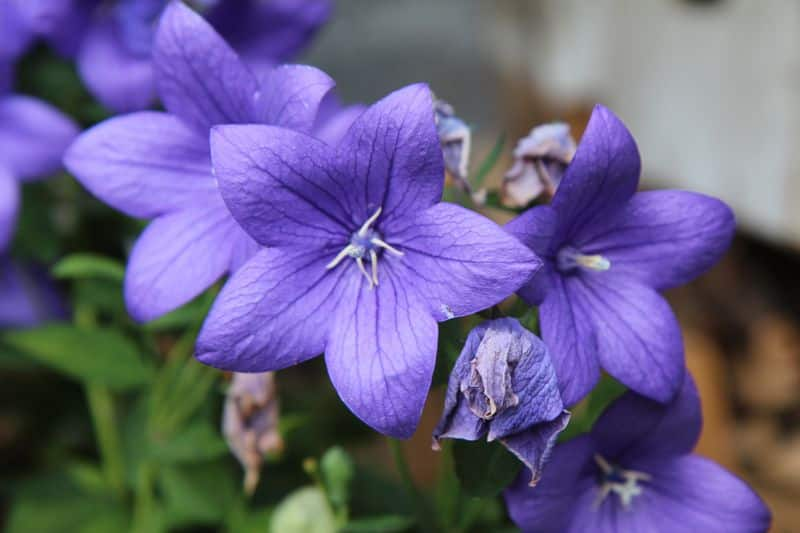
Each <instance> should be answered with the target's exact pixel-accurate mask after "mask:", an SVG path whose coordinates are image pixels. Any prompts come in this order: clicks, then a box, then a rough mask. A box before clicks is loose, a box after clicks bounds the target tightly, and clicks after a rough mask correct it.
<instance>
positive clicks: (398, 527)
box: [340, 515, 416, 533]
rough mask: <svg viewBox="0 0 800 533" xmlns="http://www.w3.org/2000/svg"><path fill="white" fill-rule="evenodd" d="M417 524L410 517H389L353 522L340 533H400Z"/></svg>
mask: <svg viewBox="0 0 800 533" xmlns="http://www.w3.org/2000/svg"><path fill="white" fill-rule="evenodd" d="M415 523H416V522H415V521H414V519H413V518H412V517H410V516H400V515H388V516H378V517H374V518H362V519H360V520H352V521H350V522H349V523H348V524H347V525H346V526H344V527H343V528H342V529H341V530H340V533H400V532H402V531H408V530H409V529H411V527H413V526H414V524H415Z"/></svg>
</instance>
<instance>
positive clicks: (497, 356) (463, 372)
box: [433, 318, 570, 485]
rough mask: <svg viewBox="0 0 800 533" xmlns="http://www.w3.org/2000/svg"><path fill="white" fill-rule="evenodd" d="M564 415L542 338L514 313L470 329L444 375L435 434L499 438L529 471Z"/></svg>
mask: <svg viewBox="0 0 800 533" xmlns="http://www.w3.org/2000/svg"><path fill="white" fill-rule="evenodd" d="M569 419H570V414H569V412H567V411H565V410H564V404H563V403H562V401H561V394H560V393H559V391H558V380H557V379H556V373H555V370H553V365H552V364H551V363H550V357H549V355H548V354H547V347H546V346H545V345H544V343H543V342H542V341H541V339H539V337H537V336H536V335H534V334H533V333H531V332H530V331H528V330H527V329H525V328H524V327H522V325H521V324H520V323H519V321H517V320H516V319H514V318H500V319H497V320H490V321H488V322H484V323H483V324H481V325H479V326H477V327H476V328H475V329H473V330H472V331H470V333H469V335H468V336H467V341H466V342H465V343H464V349H463V350H462V351H461V355H459V357H458V360H456V364H455V366H454V367H453V371H452V373H451V374H450V379H449V381H448V383H447V396H445V400H444V412H443V413H442V418H441V419H440V420H439V424H438V425H437V426H436V429H434V430H433V443H434V448H435V449H436V448H438V445H439V439H464V440H479V439H482V438H484V437H486V439H487V440H488V441H490V442H491V441H493V440H499V441H500V442H501V443H502V444H503V446H505V447H506V448H508V450H509V451H511V452H512V453H513V454H514V455H516V456H517V457H518V458H519V459H520V460H521V461H522V462H523V463H525V466H527V467H528V468H529V469H530V471H531V477H530V485H535V484H536V483H537V482H538V481H539V477H540V476H541V473H542V468H544V464H545V462H546V461H547V459H548V457H549V455H550V450H551V449H552V447H553V445H554V444H555V443H556V438H557V437H558V435H559V433H561V431H563V430H564V428H565V427H567V424H568V423H569Z"/></svg>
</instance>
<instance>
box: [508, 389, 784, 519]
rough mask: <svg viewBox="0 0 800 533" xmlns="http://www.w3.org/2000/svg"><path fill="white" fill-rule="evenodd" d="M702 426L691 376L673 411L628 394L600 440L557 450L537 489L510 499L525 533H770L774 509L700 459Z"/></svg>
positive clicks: (603, 425) (607, 418) (520, 489)
mask: <svg viewBox="0 0 800 533" xmlns="http://www.w3.org/2000/svg"><path fill="white" fill-rule="evenodd" d="M701 426H702V420H701V413H700V400H699V398H698V396H697V390H696V389H695V386H694V381H693V380H692V378H691V376H688V375H687V376H686V378H685V379H684V381H683V387H682V388H681V389H680V391H679V393H678V394H677V395H676V396H675V398H674V399H673V400H672V402H671V403H669V404H668V405H663V404H660V403H657V402H655V401H653V400H649V399H647V398H645V397H643V396H640V395H638V394H635V393H634V392H627V393H626V394H625V395H623V396H622V397H621V398H619V399H618V400H617V401H615V402H614V403H613V404H612V405H611V407H609V409H608V410H607V411H606V412H605V413H603V415H602V416H601V417H600V419H599V420H598V421H597V423H596V424H595V426H594V428H593V429H592V431H591V433H590V434H587V435H583V436H580V437H577V438H575V439H573V440H571V441H568V442H566V443H564V444H560V445H558V446H556V448H555V450H554V451H553V455H552V457H551V459H550V462H549V463H548V464H547V469H546V470H545V472H544V474H543V475H542V479H541V482H540V483H539V485H537V486H536V488H535V489H531V488H530V487H528V486H527V484H526V483H525V479H524V477H523V476H520V478H518V480H517V482H516V483H515V484H514V485H513V486H512V487H511V488H510V489H508V490H507V491H506V493H505V499H506V504H507V505H508V510H509V513H510V514H511V518H512V519H513V520H514V522H515V523H516V524H517V525H518V526H519V527H520V529H522V531H524V532H531V533H533V532H537V533H562V532H563V533H583V532H586V531H592V532H597V533H614V532H619V531H642V532H644V531H668V532H670V533H692V532H695V531H702V532H704V533H763V532H765V531H767V529H768V528H769V524H770V513H769V510H768V509H767V508H766V506H765V505H764V503H763V502H762V501H761V499H760V498H759V497H758V495H757V494H756V493H755V492H753V490H752V489H750V487H748V486H747V485H746V484H745V483H744V482H743V481H742V480H740V479H738V478H737V477H735V476H734V475H733V474H730V473H729V472H727V471H726V470H724V469H723V468H722V467H720V466H719V465H717V464H716V463H714V462H712V461H710V460H708V459H705V458H703V457H700V456H697V455H693V454H692V453H691V452H692V449H693V448H694V446H695V444H696V443H697V439H698V437H699V436H700V429H701Z"/></svg>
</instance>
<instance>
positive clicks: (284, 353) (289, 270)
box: [196, 248, 360, 372]
mask: <svg viewBox="0 0 800 533" xmlns="http://www.w3.org/2000/svg"><path fill="white" fill-rule="evenodd" d="M336 251H337V250H335V249H332V250H331V255H335V254H336ZM329 260H330V256H328V255H325V254H322V253H320V250H318V249H307V250H303V249H298V248H266V249H263V250H261V251H259V252H258V253H257V254H256V255H255V256H254V257H253V258H252V259H251V260H250V261H248V262H247V263H246V264H245V265H244V266H243V267H242V268H241V269H239V270H238V271H237V272H236V273H235V274H234V275H233V276H231V278H230V279H229V280H228V282H227V283H226V284H225V287H223V289H222V291H221V292H220V294H219V296H218V297H217V299H216V301H215V302H214V305H213V306H212V308H211V311H210V312H209V314H208V317H207V318H206V321H205V324H204V325H203V329H202V330H201V331H200V336H199V337H198V340H197V349H196V357H197V358H198V359H199V360H200V361H201V362H203V363H205V364H207V365H210V366H213V367H216V368H221V369H223V370H233V371H236V372H263V371H267V370H279V369H281V368H286V367H288V366H292V365H296V364H297V363H300V362H302V361H305V360H307V359H310V358H312V357H315V356H317V355H319V354H321V353H322V351H323V350H324V349H325V341H326V339H327V337H328V331H329V329H330V325H331V322H333V321H334V319H336V318H338V317H339V316H340V314H338V312H337V309H338V305H339V303H340V300H343V299H345V292H346V290H347V285H348V284H349V283H351V282H352V281H360V278H359V277H358V276H359V274H358V273H357V272H355V271H354V270H355V269H353V270H352V271H351V270H348V269H344V268H342V269H336V270H333V271H328V270H326V269H325V265H326V264H327V263H328V261H329ZM352 297H353V294H348V295H347V298H352Z"/></svg>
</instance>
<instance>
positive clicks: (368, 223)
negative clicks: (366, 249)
mask: <svg viewBox="0 0 800 533" xmlns="http://www.w3.org/2000/svg"><path fill="white" fill-rule="evenodd" d="M381 211H383V208H382V207H379V208H378V210H377V211H375V213H373V215H372V216H371V217H369V218H368V219H367V221H366V222H364V224H362V225H361V228H359V230H358V235H359V237H366V236H367V232H368V231H369V228H370V226H372V225H373V224H374V223H375V221H376V220H378V217H379V216H381Z"/></svg>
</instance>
